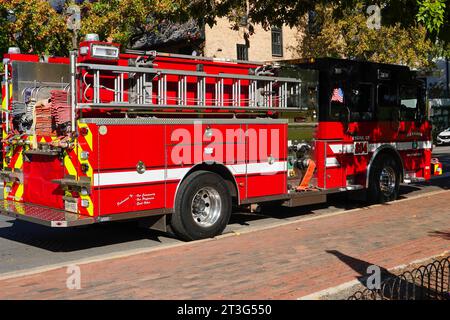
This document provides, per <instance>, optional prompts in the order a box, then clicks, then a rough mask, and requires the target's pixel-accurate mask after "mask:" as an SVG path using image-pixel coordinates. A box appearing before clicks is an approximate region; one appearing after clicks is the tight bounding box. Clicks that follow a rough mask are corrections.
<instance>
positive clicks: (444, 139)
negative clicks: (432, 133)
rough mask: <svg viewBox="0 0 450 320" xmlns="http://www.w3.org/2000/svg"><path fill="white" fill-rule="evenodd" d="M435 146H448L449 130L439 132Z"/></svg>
mask: <svg viewBox="0 0 450 320" xmlns="http://www.w3.org/2000/svg"><path fill="white" fill-rule="evenodd" d="M436 144H437V145H444V144H450V128H447V129H445V130H444V131H441V132H440V133H439V134H438V136H437V138H436Z"/></svg>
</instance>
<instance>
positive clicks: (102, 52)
mask: <svg viewBox="0 0 450 320" xmlns="http://www.w3.org/2000/svg"><path fill="white" fill-rule="evenodd" d="M91 57H93V58H101V59H117V58H119V48H116V47H112V46H102V45H97V44H93V45H92V48H91Z"/></svg>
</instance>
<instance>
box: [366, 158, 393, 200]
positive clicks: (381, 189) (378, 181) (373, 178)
mask: <svg viewBox="0 0 450 320" xmlns="http://www.w3.org/2000/svg"><path fill="white" fill-rule="evenodd" d="M400 170H401V168H400V167H399V165H398V164H397V162H396V161H395V159H394V158H393V157H391V156H390V155H387V154H383V155H380V156H379V157H378V158H377V159H376V160H375V162H374V163H373V167H372V169H371V170H370V176H369V189H368V200H369V202H370V203H386V202H389V201H394V200H396V199H397V197H398V193H399V189H400V177H401V176H400Z"/></svg>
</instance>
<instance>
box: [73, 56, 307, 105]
mask: <svg viewBox="0 0 450 320" xmlns="http://www.w3.org/2000/svg"><path fill="white" fill-rule="evenodd" d="M75 68H76V70H77V72H78V73H80V74H81V77H80V78H81V79H82V80H81V81H82V83H81V86H80V87H81V90H80V92H78V96H81V97H82V98H83V99H82V100H81V101H80V99H79V97H77V98H76V99H73V100H75V101H76V108H77V109H87V108H102V109H123V108H129V109H133V110H136V109H139V110H141V109H142V110H154V109H195V110H199V109H226V110H244V111H271V110H273V111H277V110H278V111H283V112H285V111H299V109H300V108H301V93H302V92H301V91H302V80H301V79H295V78H286V77H275V76H268V75H242V74H227V73H219V74H210V73H205V72H203V71H186V70H176V69H159V68H153V67H141V66H114V65H102V64H89V63H76V66H75ZM112 79H113V80H112ZM168 86H170V88H171V89H170V90H169V89H168ZM88 91H91V92H92V94H91V96H92V97H91V98H88V97H87V96H86V93H87V92H88ZM107 91H109V92H112V96H113V98H112V99H109V100H108V101H105V99H104V98H102V92H103V94H104V92H107ZM75 94H76V93H75Z"/></svg>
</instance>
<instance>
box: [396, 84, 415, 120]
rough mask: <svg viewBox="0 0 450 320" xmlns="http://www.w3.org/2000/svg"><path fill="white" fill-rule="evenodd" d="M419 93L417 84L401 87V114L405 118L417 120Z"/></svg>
mask: <svg viewBox="0 0 450 320" xmlns="http://www.w3.org/2000/svg"><path fill="white" fill-rule="evenodd" d="M417 94H418V90H417V87H415V86H401V87H400V114H401V117H402V119H403V120H406V121H414V120H415V118H416V114H417V108H418V99H417Z"/></svg>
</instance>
